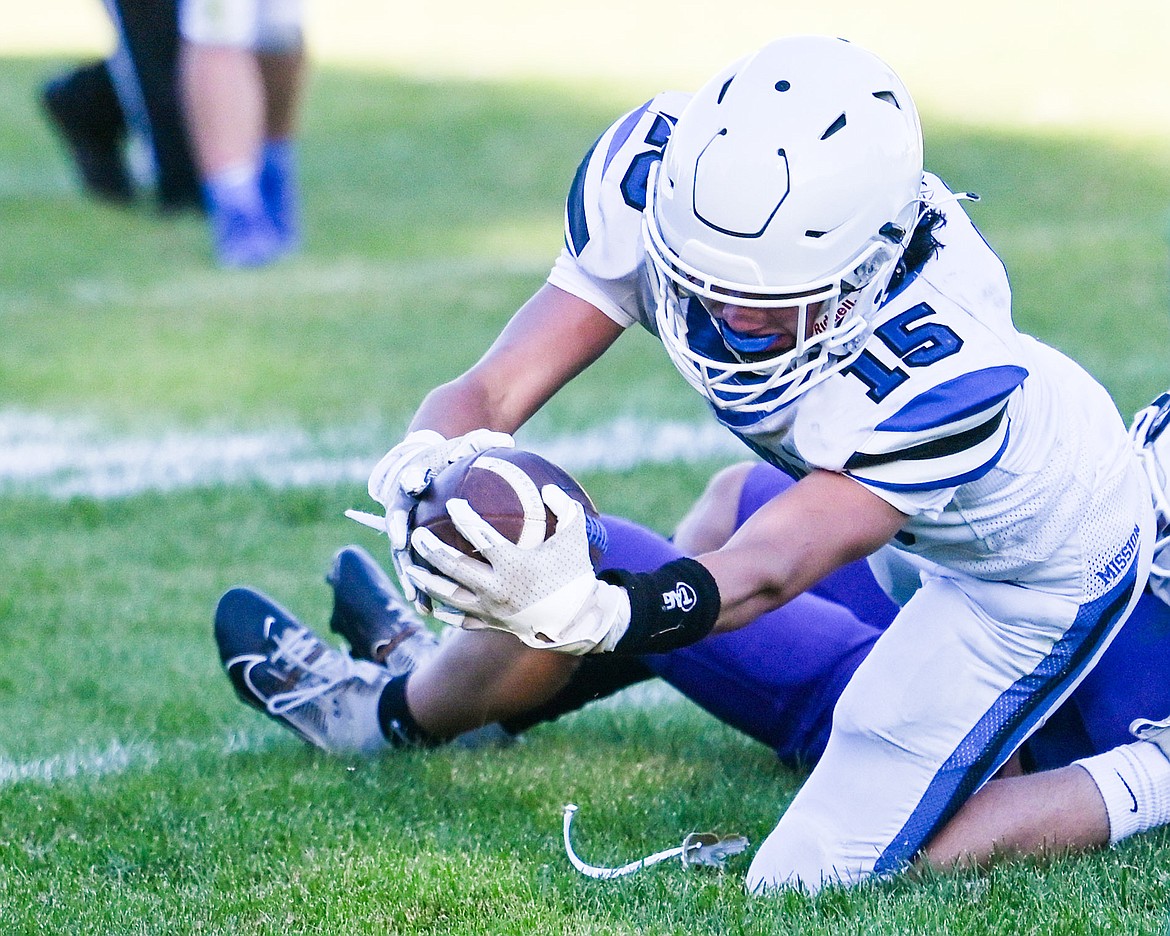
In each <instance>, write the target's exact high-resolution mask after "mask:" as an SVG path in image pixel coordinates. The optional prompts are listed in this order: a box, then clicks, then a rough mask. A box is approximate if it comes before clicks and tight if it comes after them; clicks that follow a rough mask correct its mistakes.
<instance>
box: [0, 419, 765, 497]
mask: <svg viewBox="0 0 1170 936" xmlns="http://www.w3.org/2000/svg"><path fill="white" fill-rule="evenodd" d="M371 434H372V433H371V432H369V431H367V432H365V433H361V434H360V435H362V436H365V437H368V436H369V435H371ZM358 436H359V433H358V432H357V431H356V430H355V431H350V432H348V433H336V434H330V435H329V436H328V437H321V438H314V437H313V436H311V435H310V434H308V433H306V432H304V431H302V430H300V429H295V428H293V429H273V430H267V431H256V432H240V433H215V432H192V431H184V432H180V431H170V432H166V433H164V434H162V435H160V436H157V437H149V436H110V435H108V434H107V433H104V432H102V430H101V428H100V426H98V425H96V424H95V423H93V422H92V421H87V420H83V419H72V420H61V419H56V418H54V417H50V416H46V415H44V414H37V413H26V412H21V411H17V410H3V409H0V493H12V492H28V493H36V494H48V495H49V496H51V497H54V498H58V499H68V498H70V497H78V496H84V497H93V498H97V499H109V498H116V497H125V496H130V495H133V494H139V493H143V492H146V491H174V490H183V489H189V488H193V487H200V486H208V485H215V484H248V483H254V482H260V483H263V484H267V485H269V486H272V487H278V488H299V487H309V486H313V485H324V484H334V483H351V482H352V483H364V482H365V480H366V476H367V475H368V473H369V470H370V468H371V467H372V466H373V465H374V464H375V463H376V461H377V460H378V458H379V457H380V456H381V452H380V451H379V452H371V451H369V448H368V446H369V442H368V439H359V438H358ZM519 441H520V444H522V445H525V446H527V447H529V448H531V449H533V450H534V451H537V452H539V453H540V454H542V455H544V456H545V457H547V458H549V459H551V460H552V461H554V462H556V463H558V464H560V465H563V466H564V467H565V468H566V469H568V470H569V471H573V472H581V471H623V470H628V469H631V468H636V467H638V466H640V465H647V464H664V463H669V462H684V463H687V462H691V463H693V462H698V461H709V460H714V459H723V458H728V457H731V456H733V455H734V454H739V453H744V454H746V453H745V452H744V449H743V448H742V446H741V444H740V443H739V442H738V440H736V439H735V438H734V437H733V436H732V435H731V434H730V433H729V432H727V431H726V430H724V429H723V428H722V427H720V426H718V425H717V424H715V423H713V422H711V423H703V424H691V423H684V422H654V421H647V420H641V419H635V418H633V417H620V418H618V419H615V420H613V421H611V422H609V423H606V424H604V425H601V426H596V427H593V428H590V429H587V430H584V431H581V432H576V433H571V434H566V435H560V436H554V437H549V438H543V439H542V438H537V437H535V436H534V437H532V438H529V437H528V435H526V434H522V435H521V438H520V440H519Z"/></svg>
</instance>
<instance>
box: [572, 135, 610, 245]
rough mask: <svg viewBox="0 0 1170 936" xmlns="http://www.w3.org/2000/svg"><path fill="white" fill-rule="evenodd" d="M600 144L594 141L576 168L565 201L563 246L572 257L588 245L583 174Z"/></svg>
mask: <svg viewBox="0 0 1170 936" xmlns="http://www.w3.org/2000/svg"><path fill="white" fill-rule="evenodd" d="M600 142H601V141H600V140H595V141H594V143H593V145H592V146H591V147H589V152H588V153H586V154H585V158H584V159H582V160H581V165H579V166H578V167H577V173H576V175H574V176H573V184H572V185H570V186H569V196H568V198H567V199H566V200H565V246H566V247H568V248H569V250H570V251H572V253H573V256H574V257H579V256H580V255H581V251H582V250H584V249H585V245H586V244H588V243H589V222H588V221H587V220H586V218H585V173H586V172H587V171H588V169H589V160H590V159H592V158H593V151H594V150H595V149H597V144H598V143H600Z"/></svg>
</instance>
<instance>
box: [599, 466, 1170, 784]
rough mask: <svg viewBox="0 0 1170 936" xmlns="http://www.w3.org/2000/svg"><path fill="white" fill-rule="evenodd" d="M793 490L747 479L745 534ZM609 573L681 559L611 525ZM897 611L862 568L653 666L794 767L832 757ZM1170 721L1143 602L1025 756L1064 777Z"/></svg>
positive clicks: (768, 478) (1161, 623) (1165, 639)
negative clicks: (837, 728) (836, 722)
mask: <svg viewBox="0 0 1170 936" xmlns="http://www.w3.org/2000/svg"><path fill="white" fill-rule="evenodd" d="M792 483H793V482H792V480H791V479H790V478H788V477H787V476H786V475H784V474H783V473H782V472H780V471H778V470H776V469H775V468H772V467H771V466H769V465H764V464H761V465H758V466H756V468H755V469H753V470H752V472H751V473H750V475H749V476H748V480H747V483H746V484H745V485H744V489H743V493H742V495H741V497H740V503H739V509H738V523H740V524H742V523H743V521H744V520H745V519H747V517H749V516H750V515H751V514H752V513H753V512H754V511H755V510H757V509H758V508H759V507H760V506H761V505H762V504H764V503H765V502H766V501H768V500H769V499H771V498H772V497H774V496H775V495H776V494H779V493H780V492H781V491H783V490H784V489H785V488H787V487H788V486H789V485H791V484H792ZM604 519H605V524H606V529H607V531H608V533H609V548H608V551H607V552H606V556H605V561H604V566H603V567H617V568H623V569H631V570H634V571H643V570H649V569H654V568H657V567H658V566H660V565H662V564H663V563H664V562H668V561H669V560H671V559H674V558H677V557H678V556H679V555H681V553H680V552H679V550H678V549H677V548H676V547H675V546H674V545H673V544H672V543H671V542H670V541H668V540H666V539H665V538H663V537H661V536H659V535H658V534H657V533H653V532H651V531H649V530H647V529H645V528H644V527H641V526H639V525H638V524H636V523H633V522H632V521H629V520H624V519H622V518H620V517H613V516H607V517H605V518H604ZM896 611H897V607H896V606H895V605H894V604H893V602H891V601H890V600H889V598H887V597H886V596H885V594H884V593H883V592H882V590H881V589H880V588H879V587H878V585H877V582H876V581H875V580H874V578H873V575H872V574H871V573H870V571H869V566H868V565H867V564H866V563H865V562H864V561H861V562H854V563H851V564H850V565H847V566H845V567H844V568H842V569H839V570H838V571H836V572H834V573H833V574H832V575H830V576H828V577H827V578H826V579H824V580H823V581H822V582H820V583H819V584H818V585H817V586H816V587H815V588H813V589H812V590H811V591H810V592H807V593H806V594H804V595H801V596H799V597H797V598H796V599H794V600H793V601H790V602H789V603H788V604H786V605H784V606H783V607H782V608H777V609H776V610H775V611H771V612H769V613H768V614H765V615H763V616H761V617H760V618H758V619H756V620H755V621H753V622H752V623H751V624H750V625H748V626H747V627H744V628H742V629H740V630H738V631H733V632H731V633H728V634H718V635H715V636H712V637H708V638H707V639H706V640H703V641H701V642H700V643H698V644H695V645H693V646H690V647H685V648H683V649H681V650H675V651H673V652H671V653H666V654H661V655H656V656H649V657H646V658H645V662H646V663H647V665H649V667H650V668H651V669H652V670H653V671H654V672H655V673H656V674H658V675H659V676H660V677H662V679H664V680H665V681H666V682H668V683H669V684H670V685H672V686H674V687H675V688H676V689H678V690H679V691H680V692H682V693H683V694H684V695H686V696H687V697H688V698H690V699H691V700H692V701H694V702H695V703H696V704H698V705H699V706H701V707H702V708H704V709H706V710H707V711H708V712H710V713H711V714H712V715H714V716H715V717H717V718H719V719H720V720H721V721H724V722H726V723H727V724H729V725H732V726H733V727H735V728H737V729H739V730H740V731H743V732H744V733H745V734H747V735H750V736H751V737H753V738H755V739H756V740H757V741H760V742H762V743H764V744H766V745H768V746H769V747H771V748H772V749H773V750H775V752H776V754H777V756H778V757H779V758H780V759H781V760H782V761H784V762H785V763H789V764H801V763H804V764H811V763H813V762H815V761H816V760H817V759H818V758H819V757H820V755H821V753H822V752H823V751H824V748H825V742H826V741H827V739H828V737H829V727H830V723H831V720H832V714H833V707H834V705H835V704H836V702H837V697H838V696H839V695H840V694H841V691H842V690H843V689H844V688H845V684H846V683H847V682H848V681H849V678H850V677H851V676H852V675H853V671H854V670H855V669H856V668H857V667H858V665H859V664H860V663H861V661H862V660H863V659H865V656H866V654H868V653H869V651H870V648H871V647H872V646H873V643H874V641H875V640H877V638H878V636H879V635H880V634H881V633H882V631H883V630H884V629H885V628H886V627H887V626H888V625H889V623H890V621H891V620H892V619H893V617H894V614H895V612H896ZM1167 714H1170V608H1167V606H1166V605H1165V604H1163V603H1162V602H1161V601H1159V600H1158V599H1157V598H1155V597H1154V596H1153V594H1151V593H1150V592H1148V591H1147V592H1145V593H1144V594H1143V595H1142V597H1141V600H1140V601H1139V602H1138V605H1137V608H1136V609H1135V610H1134V612H1133V614H1132V615H1131V617H1130V619H1129V620H1128V621H1127V622H1126V624H1125V626H1124V627H1123V628H1122V630H1121V632H1120V634H1119V635H1118V636H1117V638H1116V639H1115V640H1114V641H1113V643H1112V644H1111V645H1110V647H1109V649H1108V650H1107V651H1106V652H1105V655H1104V656H1103V657H1102V659H1101V661H1100V663H1099V664H1098V665H1097V667H1096V668H1095V669H1094V670H1093V671H1092V672H1091V673H1090V674H1089V675H1088V676H1087V677H1086V678H1085V680H1084V681H1083V682H1082V683H1081V685H1080V686H1079V687H1078V688H1077V689H1076V691H1075V692H1074V693H1073V694H1072V696H1071V697H1070V698H1069V699H1068V701H1066V702H1065V704H1064V705H1063V706H1061V708H1060V709H1058V710H1057V711H1056V713H1055V714H1054V715H1053V716H1052V717H1051V718H1050V719H1049V720H1048V722H1047V723H1046V724H1045V725H1043V726H1042V727H1041V728H1040V729H1038V730H1037V731H1036V733H1035V734H1034V735H1033V736H1032V737H1031V738H1030V739H1029V740H1028V741H1027V742H1025V744H1024V747H1023V749H1022V755H1023V757H1024V763H1025V766H1027V767H1029V768H1030V769H1049V768H1052V767H1059V766H1063V765H1064V764H1068V763H1070V762H1072V761H1073V760H1076V759H1077V758H1079V757H1085V756H1088V755H1090V754H1094V753H1098V752H1100V751H1105V750H1108V749H1109V748H1112V747H1115V746H1117V745H1118V744H1124V743H1125V742H1126V741H1130V740H1132V738H1131V737H1130V736H1129V734H1128V725H1129V723H1130V721H1132V720H1133V719H1134V718H1139V717H1140V718H1163V717H1165V716H1166V715H1167Z"/></svg>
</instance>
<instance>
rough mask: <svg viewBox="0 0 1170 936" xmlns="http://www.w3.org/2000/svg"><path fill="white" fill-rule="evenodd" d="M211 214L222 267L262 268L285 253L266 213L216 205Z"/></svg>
mask: <svg viewBox="0 0 1170 936" xmlns="http://www.w3.org/2000/svg"><path fill="white" fill-rule="evenodd" d="M210 214H211V226H212V236H213V238H214V240H215V256H216V260H217V261H218V262H219V265H220V266H222V267H227V268H229V269H244V268H247V267H260V266H265V265H267V264H269V263H272V262H273V261H274V260H276V259H278V258H279V257H280V256H281V255H282V254H283V253H285V247H284V242H283V240H282V239H281V237H280V235H279V234H278V233H277V231H276V228H275V227H274V226H273V224H272V222H271V221H270V220H269V219H268V218H267V217H266V216H265V215H264V214H259V213H257V214H253V213H248V212H245V211H242V210H240V209H239V208H235V207H224V206H213V207H212V208H211V210H210Z"/></svg>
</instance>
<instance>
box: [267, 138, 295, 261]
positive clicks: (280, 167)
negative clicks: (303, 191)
mask: <svg viewBox="0 0 1170 936" xmlns="http://www.w3.org/2000/svg"><path fill="white" fill-rule="evenodd" d="M296 173H297V159H296V148H295V146H294V145H293V141H292V140H290V139H269V140H266V141H265V143H264V152H263V155H262V157H261V168H260V196H261V198H262V199H263V201H264V210H265V211H266V212H267V213H268V217H269V218H270V219H271V220H272V223H273V225H275V227H276V230H277V232H278V233H279V234H280V236H281V237H282V238H283V239H284V240H285V241H286V242H287V243H288V244H289V246H290V247H291V246H295V245H296V244H297V243H298V242H299V240H300V236H301V231H300V193H299V192H298V190H297V176H296Z"/></svg>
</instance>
